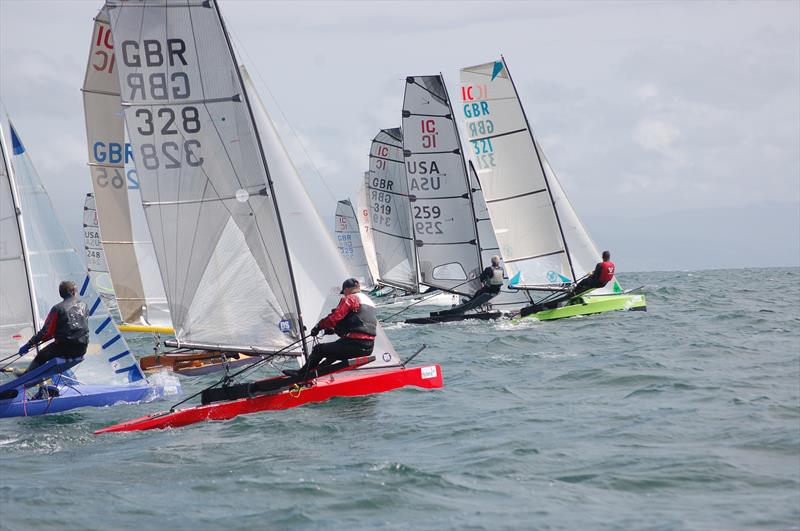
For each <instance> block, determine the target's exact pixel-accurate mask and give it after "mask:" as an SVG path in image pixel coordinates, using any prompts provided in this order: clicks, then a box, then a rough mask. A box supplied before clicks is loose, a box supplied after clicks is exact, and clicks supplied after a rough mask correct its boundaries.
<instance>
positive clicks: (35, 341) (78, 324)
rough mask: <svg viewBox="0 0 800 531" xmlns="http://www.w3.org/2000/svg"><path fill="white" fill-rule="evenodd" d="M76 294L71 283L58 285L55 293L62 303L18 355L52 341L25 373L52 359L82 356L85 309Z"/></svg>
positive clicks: (86, 341)
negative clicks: (59, 296)
mask: <svg viewBox="0 0 800 531" xmlns="http://www.w3.org/2000/svg"><path fill="white" fill-rule="evenodd" d="M76 291H77V290H76V289H75V284H74V283H72V282H70V281H68V280H65V281H64V282H62V283H61V284H59V286H58V293H59V295H61V297H62V298H63V299H64V300H63V301H61V302H59V303H58V304H56V305H55V306H53V308H52V309H51V310H50V313H48V314H47V319H45V321H44V326H42V329H41V330H39V331H38V332H37V333H36V334H34V336H33V337H32V338H30V340H28V342H27V343H25V344H24V345H22V346H21V347H20V349H19V354H20V355H23V354H26V353H27V352H28V351H29V350H30V349H31V348H33V347H34V346H36V345H39V344H40V343H44V342H45V341H49V340H51V339H53V342H52V343H50V344H49V345H47V346H46V347H44V348H43V349H41V350H40V351H39V353H38V354H36V357H35V358H34V359H33V361H32V362H31V364H30V365H28V368H27V369H26V371H32V370H33V369H35V368H37V367H39V366H41V365H43V364H45V363H46V362H48V361H50V360H51V359H53V358H79V357H81V356H83V355H84V354H86V347H87V346H88V345H89V309H88V307H87V306H86V303H85V302H83V301H82V300H81V299H80V298H79V297H78V296H77V295H76Z"/></svg>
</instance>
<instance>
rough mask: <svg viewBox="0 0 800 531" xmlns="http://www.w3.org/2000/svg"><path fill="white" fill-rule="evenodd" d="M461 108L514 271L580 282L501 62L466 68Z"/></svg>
mask: <svg viewBox="0 0 800 531" xmlns="http://www.w3.org/2000/svg"><path fill="white" fill-rule="evenodd" d="M461 83H462V87H461V98H462V102H461V114H462V117H463V119H464V125H465V130H466V134H467V139H468V140H469V142H470V145H471V147H472V153H471V156H472V158H473V160H474V161H475V167H476V170H477V172H478V177H479V179H480V182H481V186H482V188H483V194H484V197H485V199H486V203H487V204H488V206H489V212H490V213H491V217H492V223H493V224H494V229H495V234H496V235H497V241H498V243H499V245H500V250H501V253H502V255H503V259H504V262H505V265H506V268H507V269H508V271H509V274H510V275H512V276H516V275H518V276H517V277H516V279H515V280H516V281H517V284H518V285H552V284H561V283H563V282H571V281H574V280H575V276H574V274H573V272H572V269H571V266H570V261H569V259H568V257H567V250H566V248H565V244H564V238H563V237H562V234H561V228H560V224H559V219H558V214H557V212H556V210H555V209H554V208H553V199H552V197H551V190H550V189H549V187H548V184H547V179H546V178H545V175H544V171H543V169H542V164H541V162H540V161H539V155H538V152H537V150H536V148H535V146H534V143H533V137H532V135H531V132H530V130H529V129H528V124H527V121H526V119H525V115H524V112H523V110H522V106H521V104H520V102H519V99H518V97H517V93H516V89H515V88H514V85H513V83H512V82H511V78H510V77H509V75H508V69H507V68H506V66H505V64H504V63H503V62H502V61H496V62H491V63H486V64H482V65H477V66H471V67H467V68H463V69H462V70H461Z"/></svg>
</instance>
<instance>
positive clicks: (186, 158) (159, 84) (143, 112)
mask: <svg viewBox="0 0 800 531" xmlns="http://www.w3.org/2000/svg"><path fill="white" fill-rule="evenodd" d="M121 50H122V60H123V63H124V64H125V66H127V67H130V68H136V69H139V68H142V67H148V68H159V67H168V68H174V67H175V66H178V68H180V66H181V65H182V66H187V65H188V62H187V61H186V43H185V42H184V40H183V39H167V40H166V43H162V42H161V41H159V40H155V39H145V40H143V41H142V42H141V43H139V42H137V41H132V40H127V41H123V42H122V45H121ZM125 81H126V83H127V88H128V90H129V93H128V94H127V96H128V100H129V101H137V97H138V98H139V99H138V101H146V100H155V101H156V102H157V101H159V100H164V101H165V102H167V101H169V100H170V99H172V100H188V99H190V97H191V95H192V88H191V84H190V83H189V76H188V75H186V73H185V72H180V71H177V72H171V73H170V74H169V77H167V73H166V72H153V73H151V74H149V75H147V76H146V75H145V74H143V73H140V72H132V73H129V74H128V75H127V76H126V78H125ZM176 103H177V101H176ZM134 116H135V117H136V124H135V126H136V131H137V132H138V133H139V134H140V135H142V137H152V136H154V135H156V134H158V135H160V137H161V138H163V139H164V140H163V141H162V142H160V143H157V142H145V141H144V140H146V138H143V139H142V140H143V142H142V144H141V146H140V148H139V151H140V154H141V162H142V165H143V166H144V167H145V168H147V169H148V170H158V169H161V168H164V169H175V168H180V167H181V166H182V165H183V164H184V163H185V164H186V165H188V166H192V167H197V166H202V165H203V157H202V156H201V155H200V148H201V147H202V146H201V144H200V141H199V140H197V139H196V138H187V136H188V135H196V134H197V133H199V132H200V129H201V127H202V125H201V121H200V110H199V109H198V108H197V107H195V106H194V105H185V106H183V107H176V106H175V105H174V104H173V105H171V106H168V107H166V106H165V107H158V106H157V105H152V106H149V107H147V108H145V107H142V108H139V109H136V111H135V113H134Z"/></svg>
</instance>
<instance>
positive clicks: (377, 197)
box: [367, 128, 419, 293]
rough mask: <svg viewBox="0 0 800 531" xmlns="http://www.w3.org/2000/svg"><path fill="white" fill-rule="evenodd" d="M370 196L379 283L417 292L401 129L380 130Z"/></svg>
mask: <svg viewBox="0 0 800 531" xmlns="http://www.w3.org/2000/svg"><path fill="white" fill-rule="evenodd" d="M367 194H368V205H369V217H370V228H371V229H372V241H373V244H374V246H375V257H376V259H377V262H378V273H379V275H378V278H377V280H378V281H379V282H382V283H385V284H387V285H390V286H395V287H400V288H403V289H405V290H407V291H411V292H415V293H416V292H417V291H419V272H418V267H417V254H416V249H415V246H414V229H413V227H412V222H411V207H410V204H409V195H408V182H407V181H406V174H405V162H404V159H403V138H402V132H401V131H400V129H399V128H395V129H381V131H380V132H379V133H378V134H377V135H376V136H375V138H374V139H373V140H372V146H371V148H370V155H369V179H368V181H367Z"/></svg>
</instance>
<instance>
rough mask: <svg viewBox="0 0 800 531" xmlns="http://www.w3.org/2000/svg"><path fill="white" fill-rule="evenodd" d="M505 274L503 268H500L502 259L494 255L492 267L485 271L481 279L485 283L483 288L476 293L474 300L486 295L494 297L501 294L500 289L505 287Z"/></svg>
mask: <svg viewBox="0 0 800 531" xmlns="http://www.w3.org/2000/svg"><path fill="white" fill-rule="evenodd" d="M504 274H505V272H504V271H503V268H502V267H500V257H499V256H497V255H494V256H493V257H492V265H490V266H489V267H487V268H486V269H484V270H483V272H482V273H481V276H480V277H479V278H480V280H481V282H483V287H481V289H479V290H478V291H476V292H475V295H473V296H472V298H473V299H475V298H477V297H478V296H479V295H483V294H484V293H491V294H492V295H497V294H498V293H500V288H502V287H503V275H504Z"/></svg>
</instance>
